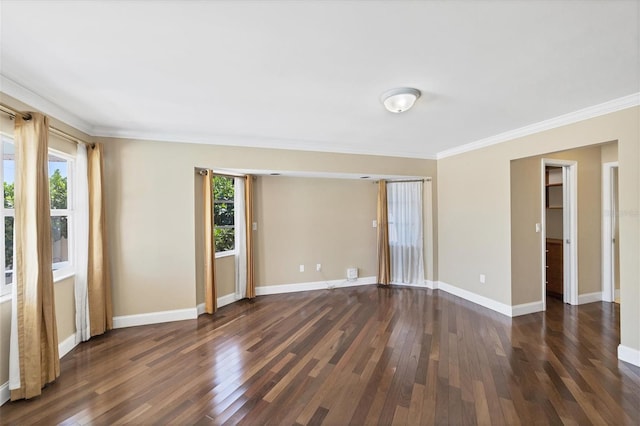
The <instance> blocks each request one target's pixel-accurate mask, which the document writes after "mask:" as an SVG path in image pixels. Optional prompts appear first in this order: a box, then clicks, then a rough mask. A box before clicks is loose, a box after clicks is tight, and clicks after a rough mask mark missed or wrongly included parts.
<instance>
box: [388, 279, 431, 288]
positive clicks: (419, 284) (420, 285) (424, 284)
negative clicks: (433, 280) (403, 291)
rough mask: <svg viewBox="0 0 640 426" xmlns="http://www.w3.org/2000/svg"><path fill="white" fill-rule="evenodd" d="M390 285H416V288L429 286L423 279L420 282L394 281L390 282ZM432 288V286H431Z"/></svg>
mask: <svg viewBox="0 0 640 426" xmlns="http://www.w3.org/2000/svg"><path fill="white" fill-rule="evenodd" d="M391 285H402V286H405V287H417V288H429V284H427V281H426V280H425V281H424V282H422V283H415V284H414V283H394V282H392V283H391ZM431 288H433V287H431Z"/></svg>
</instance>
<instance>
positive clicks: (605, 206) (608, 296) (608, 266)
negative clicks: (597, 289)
mask: <svg viewBox="0 0 640 426" xmlns="http://www.w3.org/2000/svg"><path fill="white" fill-rule="evenodd" d="M618 217H619V215H618V162H617V161H613V162H609V163H603V164H602V299H603V300H604V301H607V302H616V303H620V257H619V255H620V250H619V228H618Z"/></svg>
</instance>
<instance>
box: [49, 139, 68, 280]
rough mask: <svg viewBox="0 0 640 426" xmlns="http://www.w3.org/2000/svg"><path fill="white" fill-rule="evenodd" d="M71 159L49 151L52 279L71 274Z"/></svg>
mask: <svg viewBox="0 0 640 426" xmlns="http://www.w3.org/2000/svg"><path fill="white" fill-rule="evenodd" d="M71 163H72V161H71V158H69V157H68V156H66V155H64V154H62V153H59V152H56V151H53V150H51V149H50V150H49V197H50V202H51V244H52V257H53V271H54V277H56V278H59V277H61V276H62V275H67V274H69V273H71V272H72V271H71V256H70V253H71V244H70V238H69V237H70V236H69V229H70V222H71V221H72V220H73V218H72V212H73V210H72V209H71V208H70V207H71V205H72V200H71V197H70V195H71V193H72V192H71V185H70V184H71V178H70V176H69V175H70V172H71V170H72V168H71Z"/></svg>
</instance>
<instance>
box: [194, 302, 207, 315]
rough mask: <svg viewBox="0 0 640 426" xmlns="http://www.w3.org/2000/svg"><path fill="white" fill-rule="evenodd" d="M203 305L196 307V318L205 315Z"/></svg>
mask: <svg viewBox="0 0 640 426" xmlns="http://www.w3.org/2000/svg"><path fill="white" fill-rule="evenodd" d="M205 310H206V309H205V304H204V303H200V304H199V305H198V306H196V311H197V313H198V316H200V315H202V314H204V313H205Z"/></svg>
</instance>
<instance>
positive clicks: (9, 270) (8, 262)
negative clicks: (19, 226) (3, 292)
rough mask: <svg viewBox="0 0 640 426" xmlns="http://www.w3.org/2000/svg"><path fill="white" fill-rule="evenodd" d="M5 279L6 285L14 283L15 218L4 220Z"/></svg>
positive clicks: (6, 217)
mask: <svg viewBox="0 0 640 426" xmlns="http://www.w3.org/2000/svg"><path fill="white" fill-rule="evenodd" d="M4 265H5V266H4V268H5V270H4V277H5V281H4V283H5V284H11V283H12V282H13V217H8V216H5V218H4Z"/></svg>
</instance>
